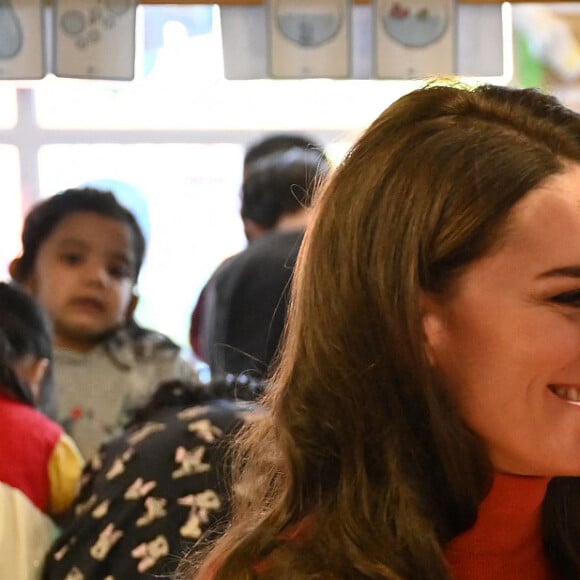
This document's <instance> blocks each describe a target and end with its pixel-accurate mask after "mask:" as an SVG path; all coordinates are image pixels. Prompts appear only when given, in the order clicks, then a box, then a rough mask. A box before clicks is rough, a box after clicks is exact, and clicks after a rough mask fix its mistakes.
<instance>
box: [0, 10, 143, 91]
mask: <svg viewBox="0 0 580 580" xmlns="http://www.w3.org/2000/svg"><path fill="white" fill-rule="evenodd" d="M0 1H1V0H0ZM136 4H137V2H136V0H83V2H79V1H78V0H54V71H53V72H54V74H55V75H56V76H60V77H75V78H87V79H111V80H131V79H133V78H134V76H135V15H136Z"/></svg>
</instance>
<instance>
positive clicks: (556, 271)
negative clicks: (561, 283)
mask: <svg viewBox="0 0 580 580" xmlns="http://www.w3.org/2000/svg"><path fill="white" fill-rule="evenodd" d="M556 277H566V278H580V265H571V266H562V267H560V268H552V269H551V270H546V271H545V272H542V273H541V274H538V275H537V276H536V278H556Z"/></svg>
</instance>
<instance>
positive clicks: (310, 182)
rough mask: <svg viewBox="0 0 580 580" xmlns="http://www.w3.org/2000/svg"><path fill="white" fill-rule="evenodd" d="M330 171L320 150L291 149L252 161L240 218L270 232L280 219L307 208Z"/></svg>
mask: <svg viewBox="0 0 580 580" xmlns="http://www.w3.org/2000/svg"><path fill="white" fill-rule="evenodd" d="M329 170H330V165H329V163H328V160H327V159H326V157H324V155H322V154H321V153H320V152H319V151H314V150H309V149H302V148H299V147H294V148H292V149H288V150H287V151H283V152H275V153H271V154H269V155H266V156H265V157H263V158H261V159H259V160H258V161H256V162H254V163H253V164H252V166H251V167H250V169H249V170H248V172H247V174H246V176H245V178H244V182H243V184H242V208H241V215H242V219H250V220H252V221H253V222H256V223H257V224H259V225H260V226H262V227H263V228H266V229H272V228H273V227H274V226H275V225H276V222H277V221H278V220H279V219H280V216H282V215H284V214H292V213H295V212H297V211H299V210H301V209H303V208H305V207H309V206H310V204H311V201H312V195H313V193H314V191H315V189H316V186H317V185H318V184H319V182H320V181H321V180H322V179H323V178H324V177H325V176H326V175H327V173H328V172H329Z"/></svg>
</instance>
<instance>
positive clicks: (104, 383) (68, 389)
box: [54, 332, 197, 459]
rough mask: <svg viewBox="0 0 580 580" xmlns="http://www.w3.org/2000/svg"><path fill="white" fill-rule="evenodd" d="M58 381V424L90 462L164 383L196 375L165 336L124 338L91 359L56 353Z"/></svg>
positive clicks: (85, 355) (99, 348)
mask: <svg viewBox="0 0 580 580" xmlns="http://www.w3.org/2000/svg"><path fill="white" fill-rule="evenodd" d="M54 378H55V385H56V400H57V415H58V420H59V422H60V423H61V424H62V425H63V426H64V428H65V429H66V430H67V432H68V433H69V434H70V435H71V436H72V437H73V439H74V440H75V442H76V443H77V445H78V447H79V449H80V450H81V452H82V454H83V455H84V456H85V458H87V459H89V458H90V457H91V456H92V455H93V454H94V452H95V451H96V450H97V449H98V447H99V446H100V444H101V443H103V442H104V441H106V440H108V439H110V438H111V437H113V436H115V435H117V434H118V433H119V432H120V430H121V427H122V425H123V423H124V422H125V420H126V418H127V416H128V414H129V413H130V412H131V411H132V410H134V409H135V408H136V407H138V406H141V405H142V404H143V403H145V402H146V401H147V398H148V397H149V396H150V395H151V394H152V393H153V392H154V391H155V389H156V388H157V386H158V385H159V384H160V383H161V382H163V381H166V380H171V379H184V380H193V381H194V380H197V373H196V371H195V368H194V365H193V361H191V362H190V361H188V360H186V359H185V358H184V356H183V355H182V354H181V352H180V351H179V349H178V348H177V347H175V345H168V343H167V340H166V339H165V337H163V335H160V334H158V333H155V332H150V333H148V334H147V335H145V336H141V337H139V338H137V339H135V338H131V337H129V336H128V335H127V334H124V333H120V334H118V335H116V336H115V338H114V340H113V341H109V342H108V343H105V344H102V345H99V346H97V347H95V348H94V349H93V350H91V351H90V352H87V353H82V352H75V351H70V350H64V349H61V348H55V352H54Z"/></svg>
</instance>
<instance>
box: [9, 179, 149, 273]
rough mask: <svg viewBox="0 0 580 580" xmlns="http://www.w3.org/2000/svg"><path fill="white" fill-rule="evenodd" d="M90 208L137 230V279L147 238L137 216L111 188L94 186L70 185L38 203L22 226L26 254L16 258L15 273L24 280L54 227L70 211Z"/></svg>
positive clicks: (135, 232) (14, 263)
mask: <svg viewBox="0 0 580 580" xmlns="http://www.w3.org/2000/svg"><path fill="white" fill-rule="evenodd" d="M79 212H90V213H96V214H99V215H101V216H104V217H107V218H111V219H114V220H118V221H120V222H123V223H124V224H126V225H128V226H129V228H130V229H131V232H132V234H133V236H132V239H133V250H134V252H135V273H134V279H135V280H137V277H138V275H139V270H140V269H141V265H142V263H143V258H144V255H145V238H144V236H143V232H142V230H141V227H140V226H139V224H138V223H137V220H136V219H135V216H134V215H133V214H132V213H131V212H130V211H129V210H128V209H127V208H126V207H124V206H123V205H121V204H120V203H119V202H118V201H117V198H116V197H115V196H114V195H113V193H112V192H110V191H103V190H100V189H95V188H92V187H85V188H82V189H67V190H65V191H63V192H62V193H58V194H56V195H53V196H52V197H49V198H48V199H46V200H44V201H41V202H40V203H38V204H36V205H35V206H34V207H33V208H32V209H31V211H30V212H29V214H28V215H27V216H26V219H25V221H24V227H23V228H22V236H21V238H22V255H21V256H20V257H19V258H18V259H17V260H15V261H14V262H13V266H12V270H11V274H12V277H13V278H14V279H15V280H17V281H18V282H24V281H25V280H26V279H27V278H28V277H29V276H30V274H31V273H32V270H33V269H34V263H35V261H36V257H37V255H38V252H39V249H40V246H41V245H42V243H43V242H44V241H45V240H46V238H47V237H48V236H49V235H50V234H51V232H52V231H53V230H54V228H55V227H56V226H57V225H58V224H59V223H60V222H61V221H62V220H63V219H64V218H65V217H67V216H68V215H71V214H74V213H79Z"/></svg>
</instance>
